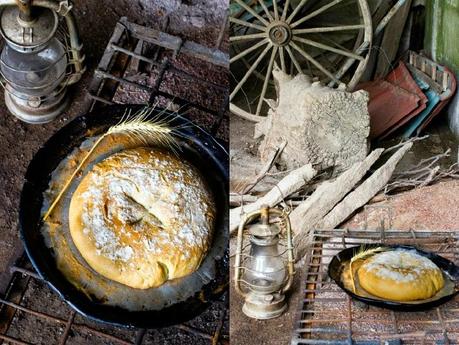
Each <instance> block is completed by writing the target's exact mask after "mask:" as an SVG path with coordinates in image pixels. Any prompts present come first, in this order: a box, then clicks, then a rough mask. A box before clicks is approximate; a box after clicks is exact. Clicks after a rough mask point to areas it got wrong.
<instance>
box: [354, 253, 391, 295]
mask: <svg viewBox="0 0 459 345" xmlns="http://www.w3.org/2000/svg"><path fill="white" fill-rule="evenodd" d="M386 250H388V248H384V247H376V248H366V247H365V246H364V245H363V246H361V247H360V248H359V251H358V252H357V253H356V254H355V255H354V256H353V257H352V258H351V261H350V262H349V270H350V273H351V281H352V289H353V290H354V293H355V280H354V272H353V270H352V264H353V263H354V262H355V261H357V260H363V259H365V258H367V257H369V256H371V255H374V254H376V253H381V252H385V251H386Z"/></svg>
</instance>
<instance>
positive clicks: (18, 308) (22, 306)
mask: <svg viewBox="0 0 459 345" xmlns="http://www.w3.org/2000/svg"><path fill="white" fill-rule="evenodd" d="M225 27H226V23H224V25H223V26H222V27H221V30H220V33H219V35H218V38H217V42H216V45H215V48H213V49H211V48H206V47H204V46H202V45H199V44H196V43H194V42H189V41H182V40H181V39H180V38H179V37H175V36H172V35H169V34H166V33H164V32H161V31H157V30H153V29H150V28H146V27H143V26H140V25H137V24H133V23H130V22H128V21H127V20H126V18H122V19H121V20H120V21H119V22H118V24H117V25H116V27H115V30H114V33H113V35H112V37H111V39H110V41H109V43H108V45H107V47H106V50H105V52H104V55H103V57H102V59H101V61H100V63H99V66H98V67H97V69H96V71H95V73H94V78H93V81H92V83H91V85H90V88H89V92H88V105H87V108H88V110H93V109H97V108H98V107H100V106H103V105H104V104H113V103H132V102H133V100H134V102H135V103H139V102H138V100H139V99H144V102H143V103H145V104H150V105H152V104H156V103H158V104H160V105H162V106H171V103H172V104H173V106H176V107H178V108H180V110H181V112H185V113H186V116H188V117H189V118H191V119H192V120H193V121H195V122H197V123H198V124H199V125H201V127H203V128H204V129H206V130H207V131H209V132H211V133H212V134H215V135H216V136H217V138H218V139H220V140H222V141H223V142H224V141H225V140H227V132H228V112H227V108H228V86H227V73H228V72H227V70H228V69H227V65H228V62H227V60H228V58H227V55H226V54H224V53H223V52H222V51H221V50H219V48H220V46H221V45H222V41H223V39H224V32H225ZM196 71H197V72H196ZM139 73H143V74H144V75H145V74H146V73H147V74H148V73H150V74H151V78H149V79H148V80H144V81H142V80H140V81H138V80H135V77H136V76H137V75H138V74H139ZM215 75H216V77H215ZM213 79H215V80H213ZM186 81H187V82H188V84H186ZM190 83H191V84H190ZM123 88H127V89H125V90H124V92H126V93H125V95H124V98H123V92H120V89H123ZM190 88H191V90H189V89H190ZM184 89H185V91H192V92H183V91H184ZM139 92H140V93H141V94H140V95H139ZM133 93H134V95H133ZM208 93H211V95H210V96H209V94H208ZM120 95H121V96H120ZM133 96H135V97H133ZM196 96H198V97H196ZM193 97H194V98H193ZM178 108H176V109H174V110H177V109H178ZM13 251H14V253H13V256H12V257H15V258H17V257H19V259H18V260H17V261H16V262H15V263H14V264H12V265H11V266H10V273H11V280H8V281H0V344H2V343H3V344H46V345H51V344H163V343H165V342H167V343H168V344H171V345H173V344H177V345H178V344H194V345H200V344H212V345H216V344H228V343H229V329H228V313H227V309H228V300H227V293H225V295H224V296H223V297H222V298H221V300H220V301H218V302H215V303H214V304H213V305H212V306H211V307H210V308H209V309H208V310H207V311H205V312H204V313H203V314H201V315H200V316H198V317H197V318H195V319H193V320H191V321H189V322H187V323H185V324H181V325H176V326H172V327H168V328H163V329H151V330H145V329H124V328H119V327H112V326H107V325H103V324H99V323H95V322H92V321H90V320H89V319H87V318H84V317H83V316H81V315H79V314H77V313H76V312H75V311H74V310H72V309H71V308H70V307H69V306H67V305H66V304H65V303H64V302H63V301H62V300H61V299H60V298H59V297H58V296H57V295H56V294H55V293H53V292H52V291H51V290H50V288H49V287H48V285H47V284H46V282H44V281H43V280H42V279H41V278H40V277H39V276H38V274H37V273H35V272H34V271H33V268H32V266H31V264H30V262H29V261H28V260H27V259H26V257H25V256H24V255H23V254H22V255H21V252H22V251H23V249H22V246H20V245H18V246H17V247H16V248H14V250H13Z"/></svg>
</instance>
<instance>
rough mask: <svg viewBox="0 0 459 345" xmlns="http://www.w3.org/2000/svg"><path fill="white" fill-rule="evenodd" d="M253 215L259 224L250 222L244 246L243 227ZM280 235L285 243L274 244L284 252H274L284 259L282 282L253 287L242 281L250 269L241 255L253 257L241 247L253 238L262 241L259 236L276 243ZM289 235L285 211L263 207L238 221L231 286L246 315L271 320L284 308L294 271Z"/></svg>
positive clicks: (250, 220) (289, 230)
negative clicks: (283, 237) (238, 295)
mask: <svg viewBox="0 0 459 345" xmlns="http://www.w3.org/2000/svg"><path fill="white" fill-rule="evenodd" d="M272 216H275V217H277V218H278V219H279V220H278V221H277V222H271V218H272ZM257 218H259V219H260V221H261V224H257V225H252V228H253V231H252V232H251V231H250V229H249V230H248V232H249V234H250V235H251V237H252V238H251V240H250V243H249V244H246V245H244V229H245V226H246V225H247V224H249V223H252V222H254V221H255V220H256V219H257ZM276 227H277V229H276ZM281 235H285V239H286V244H282V243H278V245H279V246H284V247H286V248H285V250H284V251H281V252H280V253H278V254H277V257H280V258H282V260H284V266H285V267H284V268H285V269H286V271H287V275H286V277H285V279H284V281H283V282H282V283H281V284H279V285H278V286H274V287H262V286H257V285H253V284H251V283H250V282H248V281H246V280H245V279H244V272H245V271H249V270H250V269H249V268H248V267H244V265H243V260H244V259H243V258H245V259H248V258H253V256H251V255H249V254H245V253H244V250H246V249H247V248H248V246H250V245H251V244H252V243H254V242H253V240H254V239H255V242H256V241H263V238H272V241H274V242H273V243H277V242H276V241H278V239H279V238H280V236H281ZM255 237H256V238H255ZM292 237H293V236H292V230H291V226H290V220H289V217H288V214H287V212H286V210H281V209H279V208H268V207H265V206H264V207H262V208H261V209H259V210H257V211H254V212H251V213H248V214H246V215H245V216H244V217H243V219H242V220H241V223H240V224H239V228H238V233H237V245H236V256H235V264H234V269H235V271H234V286H235V289H236V292H237V293H239V294H240V295H241V296H242V297H243V298H244V299H245V303H244V306H243V308H242V311H243V312H244V314H246V315H247V316H249V317H252V318H255V319H260V320H263V319H271V318H275V317H278V316H280V315H281V314H282V313H283V312H284V311H285V310H286V308H287V303H286V300H285V294H286V293H287V292H288V291H289V290H290V288H291V286H292V283H293V277H294V274H295V272H294V262H295V261H294V254H293V250H294V247H293V241H292ZM285 254H287V260H286V261H287V262H286V263H285V259H284V256H285ZM273 257H274V256H273ZM270 273H275V271H270ZM242 284H243V285H245V288H243V286H242Z"/></svg>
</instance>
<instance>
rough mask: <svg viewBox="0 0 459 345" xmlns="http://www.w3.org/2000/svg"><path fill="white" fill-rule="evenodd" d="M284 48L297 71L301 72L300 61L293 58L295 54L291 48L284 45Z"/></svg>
mask: <svg viewBox="0 0 459 345" xmlns="http://www.w3.org/2000/svg"><path fill="white" fill-rule="evenodd" d="M285 50H287V53H288V55H289V56H290V59H291V60H292V62H293V64H294V65H295V67H296V69H297V71H298V73H303V70H302V69H301V66H300V63H299V62H298V60H297V59H296V58H295V55H293V52H292V50H291V49H290V47H289V46H286V47H285Z"/></svg>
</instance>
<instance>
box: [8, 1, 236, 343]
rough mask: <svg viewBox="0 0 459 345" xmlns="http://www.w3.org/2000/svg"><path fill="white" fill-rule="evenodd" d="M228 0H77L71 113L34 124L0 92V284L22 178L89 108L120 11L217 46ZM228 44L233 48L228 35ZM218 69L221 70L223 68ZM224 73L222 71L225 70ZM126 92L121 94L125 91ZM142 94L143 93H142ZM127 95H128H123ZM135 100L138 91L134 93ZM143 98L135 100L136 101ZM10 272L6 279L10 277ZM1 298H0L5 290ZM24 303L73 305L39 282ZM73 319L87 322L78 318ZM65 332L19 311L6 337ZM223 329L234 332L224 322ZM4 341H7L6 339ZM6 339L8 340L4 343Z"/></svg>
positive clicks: (174, 336) (157, 334) (55, 308)
mask: <svg viewBox="0 0 459 345" xmlns="http://www.w3.org/2000/svg"><path fill="white" fill-rule="evenodd" d="M227 6H228V5H227V1H226V0H207V1H205V0H204V1H203V0H110V1H107V0H76V1H74V9H73V11H74V13H75V16H76V18H77V23H78V26H79V29H80V36H81V40H82V42H83V44H84V53H85V54H86V65H87V71H86V73H85V74H84V76H83V78H82V80H81V81H80V82H79V83H77V84H76V85H73V86H72V87H71V89H70V90H69V94H70V96H71V98H72V104H71V106H70V108H69V109H68V110H67V111H66V113H65V114H63V115H62V116H60V117H59V118H58V119H56V120H54V121H53V122H51V123H49V124H46V125H29V124H26V123H23V122H21V121H19V120H17V119H16V118H15V117H13V116H12V115H11V114H9V113H8V111H7V109H6V106H5V104H4V99H3V95H1V97H0V162H1V163H0V286H2V284H3V285H4V284H6V283H7V281H6V280H7V279H8V281H9V277H8V276H9V275H8V274H7V273H8V272H7V270H8V267H9V266H10V265H11V264H12V262H11V258H12V256H13V252H14V248H15V246H16V245H17V243H18V242H19V235H18V234H19V233H18V204H19V195H20V192H21V188H22V184H23V176H24V174H25V171H26V169H27V166H28V164H29V161H30V160H31V159H32V157H33V156H34V154H35V152H36V151H37V150H38V149H39V148H40V147H41V146H42V145H43V143H44V142H46V140H48V138H49V137H51V136H52V135H53V133H55V132H56V131H57V130H58V129H60V128H61V127H63V126H64V125H65V124H67V123H68V122H69V121H71V120H72V119H74V118H75V117H77V116H79V115H82V114H84V113H85V112H86V111H87V109H88V104H89V103H88V102H87V100H86V98H85V95H86V92H87V88H88V85H89V83H90V82H91V79H92V76H93V71H94V69H95V68H96V66H97V64H98V62H99V60H100V58H101V56H102V53H103V52H104V50H105V47H106V44H107V42H108V40H109V38H110V36H111V34H112V32H113V29H114V26H115V24H116V22H117V21H118V20H119V19H120V17H122V16H126V17H127V18H128V20H129V21H131V22H135V23H138V24H142V25H146V26H149V27H152V28H155V29H159V30H162V31H165V32H167V33H169V34H173V35H176V36H180V37H181V38H183V39H189V40H192V41H194V42H197V43H200V44H203V45H205V46H208V47H215V44H216V41H217V38H218V34H219V32H220V29H221V27H222V25H223V24H224V20H225V18H226V15H227ZM223 42H224V43H223V44H222V49H223V50H225V49H227V47H228V44H227V42H226V41H225V40H224V41H223ZM217 73H218V72H217ZM220 73H221V71H220ZM121 96H122V95H121ZM140 96H141V95H139V97H140ZM121 98H122V97H121ZM129 101H130V102H131V103H139V102H142V99H140V98H139V99H137V100H136V94H135V93H130V94H129ZM136 101H137V102H136ZM7 277H8V278H7ZM0 297H1V296H0ZM22 304H23V305H26V306H27V307H29V308H31V309H33V310H38V311H41V312H45V313H48V314H52V315H56V316H58V317H61V318H63V319H67V318H68V316H69V314H70V308H69V307H68V306H67V305H66V304H65V303H64V302H62V301H61V300H60V299H59V298H58V297H57V296H56V295H55V294H54V293H53V292H51V290H49V289H48V288H46V287H45V286H44V283H42V282H40V281H35V280H33V281H31V283H30V285H29V287H28V289H27V291H26V293H25V295H24V298H23V300H22ZM219 313H221V310H219V309H218V308H216V307H211V308H210V309H209V310H208V311H207V312H206V313H205V314H203V315H201V317H199V318H197V319H195V320H193V321H191V322H190V323H188V325H191V326H195V327H197V328H200V329H206V330H207V331H208V333H212V332H214V329H215V327H216V320H218V315H219ZM75 322H77V323H86V322H88V321H87V320H85V319H84V318H82V317H80V316H78V315H77V316H76V319H75ZM91 327H96V328H98V329H101V330H103V331H105V332H109V333H111V334H114V335H119V336H121V337H122V338H124V339H126V340H127V341H132V342H133V341H134V340H135V334H136V333H135V330H132V331H126V330H123V329H118V328H113V327H107V326H103V325H94V323H91ZM62 332H63V326H62V325H56V324H49V323H47V322H45V321H43V320H42V319H39V318H36V317H33V316H30V315H27V314H24V313H22V312H19V313H17V314H16V317H15V320H13V324H12V326H11V327H10V330H9V332H8V335H10V336H12V337H16V338H20V339H23V340H25V341H28V342H31V343H35V344H37V343H38V344H54V343H57V342H58V340H59V337H60V335H61V334H62ZM222 333H224V334H228V325H227V322H225V324H224V326H223V330H222ZM112 343H114V342H111V341H107V340H106V339H102V338H100V337H98V336H96V335H91V334H79V332H78V331H74V330H72V334H71V337H70V338H69V339H68V341H67V344H112ZM191 343H192V344H196V345H197V344H208V343H209V340H207V339H204V338H199V337H196V336H193V335H191V334H189V333H187V332H184V331H183V332H182V331H181V330H180V329H178V328H168V329H163V330H150V331H149V332H148V333H147V334H146V335H145V338H144V341H143V344H191ZM0 344H2V341H1V340H0ZM3 344H6V342H3Z"/></svg>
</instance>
